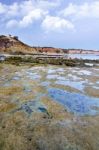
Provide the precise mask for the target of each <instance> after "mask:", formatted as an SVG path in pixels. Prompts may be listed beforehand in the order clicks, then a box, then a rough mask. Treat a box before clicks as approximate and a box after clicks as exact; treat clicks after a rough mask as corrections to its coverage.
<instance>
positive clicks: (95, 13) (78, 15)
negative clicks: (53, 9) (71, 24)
mask: <svg viewBox="0 0 99 150" xmlns="http://www.w3.org/2000/svg"><path fill="white" fill-rule="evenodd" d="M60 14H61V15H62V16H64V17H68V16H69V17H72V19H82V18H99V1H93V2H89V3H88V2H86V3H83V4H80V5H77V4H73V3H70V4H69V5H68V7H66V8H65V9H64V10H62V11H61V12H60Z"/></svg>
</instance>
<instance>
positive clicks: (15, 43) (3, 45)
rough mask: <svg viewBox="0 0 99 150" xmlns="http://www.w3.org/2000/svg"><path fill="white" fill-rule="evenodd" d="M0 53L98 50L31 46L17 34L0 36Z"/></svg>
mask: <svg viewBox="0 0 99 150" xmlns="http://www.w3.org/2000/svg"><path fill="white" fill-rule="evenodd" d="M0 53H9V54H34V53H47V54H50V53H51V54H97V55H99V51H95V50H83V49H61V48H54V47H31V46H29V45H27V44H25V43H23V42H21V41H20V40H19V39H18V37H17V36H11V35H9V36H5V35H1V36H0Z"/></svg>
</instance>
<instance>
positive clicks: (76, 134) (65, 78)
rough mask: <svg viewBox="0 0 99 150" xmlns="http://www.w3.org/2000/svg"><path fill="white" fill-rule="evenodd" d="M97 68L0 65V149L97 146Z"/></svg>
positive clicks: (57, 149) (90, 149)
mask: <svg viewBox="0 0 99 150" xmlns="http://www.w3.org/2000/svg"><path fill="white" fill-rule="evenodd" d="M98 149H99V67H89V68H88V67H82V68H78V67H73V68H72V67H64V66H63V67H62V66H52V65H46V66H43V65H41V66H37V65H35V66H31V65H20V66H15V65H11V64H0V150H98Z"/></svg>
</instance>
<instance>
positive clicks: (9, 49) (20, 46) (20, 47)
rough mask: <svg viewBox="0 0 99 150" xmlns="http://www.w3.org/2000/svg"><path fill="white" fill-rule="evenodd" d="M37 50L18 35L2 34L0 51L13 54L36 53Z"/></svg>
mask: <svg viewBox="0 0 99 150" xmlns="http://www.w3.org/2000/svg"><path fill="white" fill-rule="evenodd" d="M35 51H36V50H35V49H34V48H32V47H30V46H28V45H26V44H24V43H23V42H21V41H20V40H19V39H18V37H17V36H14V37H12V36H4V35H1V36H0V52H1V53H11V54H24V53H34V52H35Z"/></svg>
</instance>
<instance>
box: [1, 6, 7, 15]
mask: <svg viewBox="0 0 99 150" xmlns="http://www.w3.org/2000/svg"><path fill="white" fill-rule="evenodd" d="M5 11H6V5H4V4H2V3H0V14H3V13H5Z"/></svg>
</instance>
